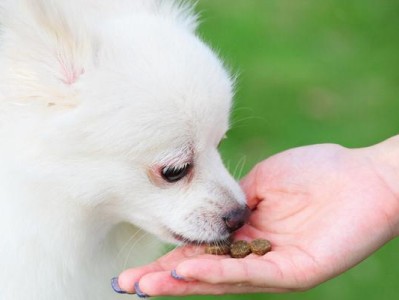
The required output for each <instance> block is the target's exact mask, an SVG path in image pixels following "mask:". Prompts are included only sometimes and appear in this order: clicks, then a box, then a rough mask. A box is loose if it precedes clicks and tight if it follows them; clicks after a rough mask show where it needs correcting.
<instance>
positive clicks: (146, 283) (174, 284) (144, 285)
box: [136, 271, 289, 296]
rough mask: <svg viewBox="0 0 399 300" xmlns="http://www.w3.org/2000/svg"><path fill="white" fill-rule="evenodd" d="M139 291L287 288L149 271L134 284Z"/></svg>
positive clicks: (151, 293) (192, 292)
mask: <svg viewBox="0 0 399 300" xmlns="http://www.w3.org/2000/svg"><path fill="white" fill-rule="evenodd" d="M136 286H137V287H138V289H139V293H140V294H143V295H147V296H184V295H205V294H208V295H209V294H212V295H220V294H240V293H260V292H264V293H266V292H270V293H280V292H287V291H289V290H287V289H281V288H268V287H257V286H248V285H245V284H233V285H232V284H210V283H206V282H199V281H184V280H176V279H174V278H173V277H171V275H170V272H168V271H165V272H158V273H150V274H147V275H145V276H143V277H142V278H141V279H140V281H139V282H138V283H137V284H136Z"/></svg>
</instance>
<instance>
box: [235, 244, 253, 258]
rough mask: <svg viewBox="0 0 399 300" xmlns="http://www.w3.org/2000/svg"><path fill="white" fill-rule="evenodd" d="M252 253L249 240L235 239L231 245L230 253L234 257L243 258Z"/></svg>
mask: <svg viewBox="0 0 399 300" xmlns="http://www.w3.org/2000/svg"><path fill="white" fill-rule="evenodd" d="M250 253H251V248H250V247H249V244H248V242H247V241H235V242H233V243H232V244H231V246H230V255H231V257H233V258H243V257H245V256H247V255H248V254H250Z"/></svg>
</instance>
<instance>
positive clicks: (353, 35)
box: [162, 0, 399, 300]
mask: <svg viewBox="0 0 399 300" xmlns="http://www.w3.org/2000/svg"><path fill="white" fill-rule="evenodd" d="M197 8H198V11H199V12H200V14H201V20H202V23H201V26H200V29H199V32H200V35H201V36H202V37H203V39H204V40H205V41H206V42H208V43H209V44H210V45H211V46H212V47H213V48H214V49H215V50H217V51H218V52H219V53H220V56H221V57H222V58H223V59H224V60H225V61H226V64H227V66H228V67H229V68H230V69H231V70H232V71H233V72H234V73H236V74H239V77H238V81H237V89H236V97H235V107H234V111H233V117H232V128H231V130H230V132H229V134H228V139H227V140H225V141H224V142H223V144H222V146H221V151H222V155H223V157H224V160H225V162H226V164H227V166H228V167H229V169H230V171H231V172H232V173H234V174H235V176H236V177H237V178H239V177H242V176H243V175H244V174H245V173H246V172H247V171H248V170H250V168H251V167H252V166H253V165H254V164H255V163H256V162H257V161H259V160H262V159H264V158H266V157H268V156H270V155H273V154H275V153H277V152H279V151H283V150H285V149H288V148H292V147H297V146H302V145H307V144H316V143H338V144H341V145H344V146H347V147H363V146H367V145H371V144H374V143H377V142H379V141H381V140H384V139H386V138H388V137H390V136H392V135H395V134H397V133H399V96H398V95H399V1H398V0H352V1H347V0H200V1H199V2H198V7H197ZM398 295H399V240H395V241H392V242H390V243H389V244H388V245H386V246H385V247H383V248H382V249H381V250H379V251H378V252H377V253H375V254H374V255H373V256H371V257H370V258H368V259H367V260H366V261H364V262H363V263H361V264H360V265H358V266H357V267H355V268H354V269H352V270H350V271H348V272H346V273H345V274H343V275H341V276H339V277H338V278H336V279H333V280H331V281H329V282H327V283H325V284H322V285H321V286H319V287H316V288H314V289H312V290H310V291H308V292H303V293H293V294H281V295H267V294H262V295H261V294H258V295H235V296H232V295H226V296H192V297H186V298H187V299H198V300H200V299H202V300H212V299H218V300H239V299H240V300H242V299H265V300H266V299H280V300H283V299H326V300H328V299H334V300H335V299H371V300H372V299H378V300H380V299H398V297H399V296H398ZM162 299H175V298H174V297H164V298H162Z"/></svg>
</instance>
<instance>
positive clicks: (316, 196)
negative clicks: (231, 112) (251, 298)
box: [119, 144, 398, 296]
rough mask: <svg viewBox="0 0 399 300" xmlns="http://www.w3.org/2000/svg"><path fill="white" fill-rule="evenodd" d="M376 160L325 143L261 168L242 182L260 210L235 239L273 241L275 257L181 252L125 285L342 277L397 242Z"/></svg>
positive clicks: (194, 287) (177, 291)
mask: <svg viewBox="0 0 399 300" xmlns="http://www.w3.org/2000/svg"><path fill="white" fill-rule="evenodd" d="M370 157H371V156H370V155H369V153H368V150H367V149H359V150H349V149H346V148H343V147H340V146H336V145H327V144H326V145H315V146H308V147H302V148H297V149H293V150H289V151H286V152H283V153H280V154H278V155H276V156H273V157H271V158H269V159H267V160H265V161H263V162H261V163H259V164H258V165H257V166H255V168H254V169H253V170H252V171H251V172H250V173H249V174H248V175H247V176H246V178H245V179H244V180H243V181H242V187H243V189H244V191H245V192H246V194H247V200H248V205H249V206H250V207H251V208H252V209H253V213H252V215H251V217H250V220H249V223H248V224H246V225H245V226H244V227H242V228H241V229H240V230H239V231H238V232H237V233H236V236H235V239H246V240H251V239H255V238H266V239H268V240H270V241H271V243H272V251H271V252H269V253H267V254H266V255H264V256H256V255H254V254H251V255H249V256H247V257H245V258H243V259H232V258H228V257H227V256H212V255H206V254H203V251H202V249H199V248H198V247H194V246H184V247H179V248H177V249H175V250H173V251H172V252H170V253H168V254H166V255H165V256H163V257H161V258H160V259H159V260H157V261H156V262H154V263H152V264H150V265H146V266H143V267H140V268H136V269H130V270H126V271H125V272H123V273H122V274H121V275H120V276H119V285H120V287H121V288H122V289H123V290H125V291H128V292H134V284H135V283H138V284H139V286H140V289H141V291H142V292H143V293H145V294H148V295H151V296H155V295H186V294H224V293H250V292H284V291H293V290H305V289H308V288H310V287H313V286H315V285H317V284H319V283H321V282H323V281H325V280H327V279H329V278H332V277H334V276H336V275H338V274H340V273H342V272H343V271H345V270H347V269H349V268H351V267H352V266H354V265H355V264H357V263H359V262H360V261H361V260H363V259H364V258H366V257H367V256H368V255H369V254H370V253H372V252H373V251H375V250H376V249H378V248H379V247H381V246H382V245H383V244H384V243H386V242H387V241H389V240H390V239H392V238H393V237H394V233H393V228H392V227H393V225H392V224H391V223H390V222H391V221H390V220H392V219H393V216H395V215H396V216H397V215H398V211H397V210H398V209H397V207H398V204H397V199H395V197H394V195H393V193H392V192H391V191H390V190H389V189H388V188H387V186H386V185H385V183H384V181H383V180H382V179H381V177H380V176H379V170H378V167H376V166H375V164H374V163H373V160H372V159H371V158H370ZM172 270H174V271H173V273H174V275H175V277H176V274H177V276H179V277H182V279H180V280H177V279H176V278H174V277H172V276H171V271H172Z"/></svg>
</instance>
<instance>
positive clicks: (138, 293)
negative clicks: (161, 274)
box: [134, 282, 150, 298]
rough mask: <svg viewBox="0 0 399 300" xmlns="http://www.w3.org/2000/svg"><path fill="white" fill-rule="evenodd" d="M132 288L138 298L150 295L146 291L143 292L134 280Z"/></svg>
mask: <svg viewBox="0 0 399 300" xmlns="http://www.w3.org/2000/svg"><path fill="white" fill-rule="evenodd" d="M134 289H135V290H136V295H137V296H139V297H140V298H149V297H150V296H149V295H147V294H146V293H144V292H143V291H142V290H141V289H140V286H139V283H138V282H136V283H135V284H134Z"/></svg>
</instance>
